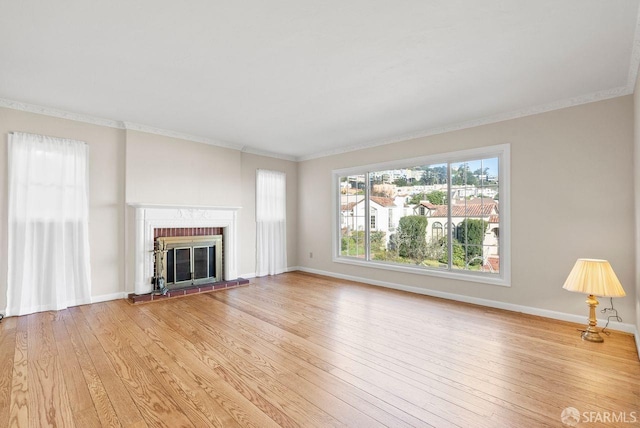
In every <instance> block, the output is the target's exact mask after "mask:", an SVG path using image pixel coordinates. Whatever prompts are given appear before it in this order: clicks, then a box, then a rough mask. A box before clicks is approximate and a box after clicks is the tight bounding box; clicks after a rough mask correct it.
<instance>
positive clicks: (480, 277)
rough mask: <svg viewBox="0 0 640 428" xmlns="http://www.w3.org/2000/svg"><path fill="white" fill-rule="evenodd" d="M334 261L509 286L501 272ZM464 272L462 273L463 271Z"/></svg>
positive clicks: (508, 281)
mask: <svg viewBox="0 0 640 428" xmlns="http://www.w3.org/2000/svg"><path fill="white" fill-rule="evenodd" d="M333 261H334V262H335V263H343V264H347V265H353V266H362V267H370V268H375V269H384V270H391V271H395V272H403V273H410V274H417V275H426V276H436V277H439V278H447V279H455V280H459V281H469V282H477V283H482V284H490V285H498V286H501V287H511V281H510V278H509V275H507V274H506V273H504V272H503V273H502V274H501V275H492V276H488V275H487V274H482V273H476V272H469V271H460V272H452V271H449V270H439V269H434V268H428V267H418V266H409V265H407V266H404V265H400V264H392V263H384V262H379V261H375V260H369V261H368V260H360V259H357V258H354V257H333ZM463 272H464V273H463Z"/></svg>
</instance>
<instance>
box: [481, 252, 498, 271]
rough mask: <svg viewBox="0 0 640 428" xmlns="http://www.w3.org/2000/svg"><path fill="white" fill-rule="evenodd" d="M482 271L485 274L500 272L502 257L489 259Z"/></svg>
mask: <svg viewBox="0 0 640 428" xmlns="http://www.w3.org/2000/svg"><path fill="white" fill-rule="evenodd" d="M482 270H483V271H485V272H496V273H497V272H500V257H498V256H490V257H487V261H486V262H485V263H484V266H482Z"/></svg>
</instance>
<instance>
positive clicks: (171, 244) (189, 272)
mask: <svg viewBox="0 0 640 428" xmlns="http://www.w3.org/2000/svg"><path fill="white" fill-rule="evenodd" d="M222 245H223V244H222V235H205V236H172V237H158V238H156V240H155V251H154V252H155V254H156V258H155V276H154V279H153V281H154V286H155V288H156V289H158V290H161V291H163V293H164V292H166V290H171V289H176V288H182V287H189V286H193V285H201V284H211V283H214V282H219V281H222V280H223V279H224V278H223V272H224V270H223V267H222V262H223V248H222Z"/></svg>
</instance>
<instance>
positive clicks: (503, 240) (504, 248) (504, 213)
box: [331, 143, 511, 287]
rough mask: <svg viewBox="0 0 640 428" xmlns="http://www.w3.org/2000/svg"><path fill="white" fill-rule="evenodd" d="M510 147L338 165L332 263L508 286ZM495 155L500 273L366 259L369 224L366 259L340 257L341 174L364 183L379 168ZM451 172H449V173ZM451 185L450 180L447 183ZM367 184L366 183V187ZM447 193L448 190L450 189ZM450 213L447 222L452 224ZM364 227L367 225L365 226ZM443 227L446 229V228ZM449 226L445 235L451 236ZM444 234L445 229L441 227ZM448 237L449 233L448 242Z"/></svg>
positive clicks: (334, 185) (334, 177) (334, 173)
mask: <svg viewBox="0 0 640 428" xmlns="http://www.w3.org/2000/svg"><path fill="white" fill-rule="evenodd" d="M510 149H511V146H510V144H508V143H506V144H498V145H493V146H485V147H478V148H473V149H467V150H459V151H455V152H447V153H439V154H433V155H427V156H421V157H415V158H407V159H399V160H393V161H388V162H381V163H375V164H368V165H360V166H355V167H350V168H341V169H336V170H332V171H331V176H332V190H333V197H332V201H333V202H332V209H333V215H332V247H333V248H332V252H331V254H332V261H333V262H335V263H341V264H348V265H354V266H365V267H373V268H377V269H384V270H390V271H397V272H404V273H412V274H419V275H427V276H435V277H441V278H448V279H455V280H462V281H470V282H476V283H484V284H492V285H499V286H504V287H510V286H511V207H510V204H511V200H510V199H511V197H510V196H511V192H510V186H511V174H510V172H511V166H510V162H511V150H510ZM491 157H497V158H498V159H499V161H498V174H499V175H498V176H499V180H498V194H499V195H500V202H499V204H500V205H499V207H500V229H502V230H500V233H499V237H498V248H499V251H500V273H499V274H487V273H483V272H476V271H465V270H457V269H455V270H454V269H452V268H451V263H449V269H448V270H444V269H435V268H430V267H427V266H411V265H401V264H395V263H389V262H384V261H379V260H369V259H368V257H370V254H369V253H370V252H369V248H368V247H369V245H368V241H369V235H370V227H365V256H366V257H367V259H360V258H355V257H351V256H343V255H341V254H340V239H341V236H340V232H341V231H340V214H341V213H340V177H343V176H348V175H361V174H364V175H365V182H366V180H367V176H368V174H369V173H370V172H375V171H380V170H393V169H406V168H411V167H414V166H418V165H434V164H439V163H447V164H448V166H447V168H448V169H449V170H450V169H451V164H453V163H457V162H465V161H471V160H475V159H482V158H491ZM449 175H450V174H449ZM449 185H451V183H449ZM365 187H366V186H365ZM367 192H368V190H366V191H365V205H366V207H365V210H366V211H365V217H366V215H367V213H369V206H368V205H369V204H368V198H367V197H366V195H368V193H367ZM449 192H450V191H449ZM450 217H451V216H449V218H447V221H448V222H449V223H451V218H450ZM365 226H370V225H366V224H365ZM445 230H446V228H445ZM451 232H452V231H451V228H449V231H448V235H451ZM443 233H444V230H443ZM450 240H451V237H450V236H449V241H450Z"/></svg>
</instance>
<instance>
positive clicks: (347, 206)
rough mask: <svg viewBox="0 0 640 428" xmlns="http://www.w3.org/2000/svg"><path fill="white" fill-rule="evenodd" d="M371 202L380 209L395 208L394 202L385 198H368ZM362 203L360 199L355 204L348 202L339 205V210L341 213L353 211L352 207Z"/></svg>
mask: <svg viewBox="0 0 640 428" xmlns="http://www.w3.org/2000/svg"><path fill="white" fill-rule="evenodd" d="M369 199H370V200H371V201H373V202H375V203H376V204H378V205H380V206H382V207H387V208H388V207H395V206H396V204H395V201H394V200H393V199H391V198H385V197H382V196H372V197H371V198H369ZM362 201H364V199H360V200H359V201H357V202H349V203H347V204H343V205H340V210H341V211H351V210H352V209H353V207H355V206H356V205H358V204H359V203H361V202H362Z"/></svg>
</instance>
